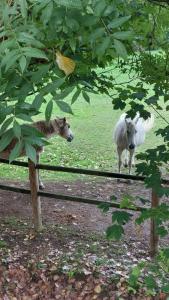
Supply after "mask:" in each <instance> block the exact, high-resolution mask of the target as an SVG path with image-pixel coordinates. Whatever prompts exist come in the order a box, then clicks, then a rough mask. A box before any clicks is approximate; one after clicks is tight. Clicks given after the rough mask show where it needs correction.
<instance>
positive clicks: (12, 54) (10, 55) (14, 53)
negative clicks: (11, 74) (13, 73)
mask: <svg viewBox="0 0 169 300" xmlns="http://www.w3.org/2000/svg"><path fill="white" fill-rule="evenodd" d="M19 56H20V53H19V50H18V49H13V50H11V51H8V52H7V53H6V55H5V56H4V57H3V58H2V60H1V66H2V67H4V66H7V69H8V68H9V67H10V66H11V60H12V65H13V64H15V61H16V58H18V57H19ZM8 66H9V67H8Z"/></svg>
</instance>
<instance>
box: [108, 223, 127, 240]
mask: <svg viewBox="0 0 169 300" xmlns="http://www.w3.org/2000/svg"><path fill="white" fill-rule="evenodd" d="M123 234H124V229H123V227H122V226H120V225H116V224H114V225H111V226H109V227H108V228H107V230H106V236H107V238H108V239H111V240H120V238H121V236H122V235H123Z"/></svg>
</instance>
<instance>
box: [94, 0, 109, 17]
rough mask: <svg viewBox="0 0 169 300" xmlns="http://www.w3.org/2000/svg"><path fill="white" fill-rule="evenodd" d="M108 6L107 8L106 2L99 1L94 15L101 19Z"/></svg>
mask: <svg viewBox="0 0 169 300" xmlns="http://www.w3.org/2000/svg"><path fill="white" fill-rule="evenodd" d="M106 6H107V4H106V2H105V1H104V0H102V1H97V3H96V5H95V7H94V14H95V16H97V17H100V16H101V15H102V14H103V12H104V10H105V8H106Z"/></svg>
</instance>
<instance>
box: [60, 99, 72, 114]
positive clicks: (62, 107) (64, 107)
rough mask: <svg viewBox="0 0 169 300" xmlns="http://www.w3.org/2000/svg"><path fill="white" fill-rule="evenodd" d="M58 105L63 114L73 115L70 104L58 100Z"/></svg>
mask: <svg viewBox="0 0 169 300" xmlns="http://www.w3.org/2000/svg"><path fill="white" fill-rule="evenodd" d="M56 104H57V105H58V107H59V108H60V110H62V111H63V112H65V113H68V114H72V115H73V111H72V109H71V107H70V105H69V104H68V103H66V102H64V101H59V100H57V101H56Z"/></svg>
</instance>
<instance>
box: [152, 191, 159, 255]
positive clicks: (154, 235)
mask: <svg viewBox="0 0 169 300" xmlns="http://www.w3.org/2000/svg"><path fill="white" fill-rule="evenodd" d="M159 202H160V201H159V197H158V195H157V194H156V193H155V191H154V190H153V189H152V194H151V208H157V207H158V205H159ZM156 223H157V222H156V220H155V219H154V218H151V221H150V256H151V257H152V258H153V257H154V256H155V255H156V253H157V251H158V242H159V236H158V233H157V224H156Z"/></svg>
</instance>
